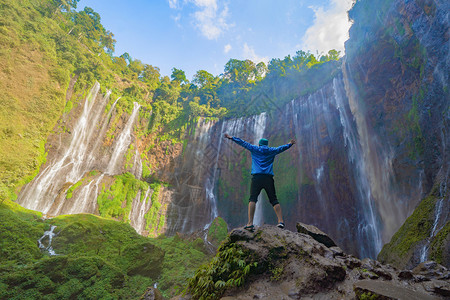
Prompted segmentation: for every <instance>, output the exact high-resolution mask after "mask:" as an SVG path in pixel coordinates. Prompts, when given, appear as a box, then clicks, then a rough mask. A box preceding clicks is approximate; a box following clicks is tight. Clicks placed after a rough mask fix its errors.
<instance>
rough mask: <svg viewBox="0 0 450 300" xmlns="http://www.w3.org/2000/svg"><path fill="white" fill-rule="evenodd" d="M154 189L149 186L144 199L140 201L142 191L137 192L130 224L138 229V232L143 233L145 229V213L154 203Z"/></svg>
mask: <svg viewBox="0 0 450 300" xmlns="http://www.w3.org/2000/svg"><path fill="white" fill-rule="evenodd" d="M151 196H152V190H151V189H150V188H149V189H147V191H146V192H145V196H144V199H142V201H140V198H141V191H140V190H139V192H138V193H137V196H136V198H135V199H134V200H133V205H132V207H131V212H130V216H129V218H128V219H129V220H130V225H131V226H132V227H133V228H134V229H135V230H136V232H137V233H139V234H143V233H144V231H145V224H146V223H145V214H146V213H147V211H148V210H149V209H150V206H151V205H152V202H151Z"/></svg>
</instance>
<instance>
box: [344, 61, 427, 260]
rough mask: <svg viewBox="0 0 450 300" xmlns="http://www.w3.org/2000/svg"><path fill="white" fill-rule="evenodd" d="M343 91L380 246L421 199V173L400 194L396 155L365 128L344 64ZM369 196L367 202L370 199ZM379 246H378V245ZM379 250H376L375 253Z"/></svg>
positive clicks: (353, 87) (348, 71)
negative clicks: (356, 138) (366, 182)
mask: <svg viewBox="0 0 450 300" xmlns="http://www.w3.org/2000/svg"><path fill="white" fill-rule="evenodd" d="M342 69H343V74H344V77H343V78H344V87H345V92H346V95H347V98H348V103H349V106H350V110H351V112H352V115H353V117H354V119H355V122H356V128H357V133H358V137H359V143H360V146H361V156H362V162H361V167H360V169H363V170H361V174H365V176H366V178H367V181H368V184H369V186H370V192H371V194H370V195H367V199H373V200H371V203H372V205H370V207H371V209H375V208H376V210H377V211H378V216H379V218H380V220H379V222H380V224H379V226H378V230H379V232H380V233H379V234H380V239H381V242H379V244H380V247H381V245H382V244H384V243H386V242H388V241H389V240H390V238H391V237H392V235H393V234H394V233H395V232H396V231H397V230H398V229H399V228H400V226H401V224H402V223H403V222H404V221H405V220H406V218H407V217H408V216H409V215H410V214H411V213H412V210H413V209H414V206H413V205H411V203H418V202H419V201H420V199H421V197H422V194H421V190H422V187H421V186H420V180H421V173H422V170H421V169H418V170H417V173H416V175H417V176H416V177H415V178H410V179H409V181H410V183H409V185H408V189H409V193H405V190H403V191H402V190H399V191H398V187H396V184H395V180H396V179H395V175H394V171H393V166H392V163H393V159H394V155H395V154H394V153H395V151H394V150H393V149H392V148H391V147H390V145H389V143H386V142H382V141H380V138H379V137H378V136H377V135H376V133H375V132H373V129H372V128H371V127H370V125H369V124H368V120H367V117H366V111H365V108H364V103H360V100H359V97H358V95H357V93H356V91H357V87H356V86H355V85H354V83H353V80H352V74H351V71H350V70H349V68H348V66H347V64H346V63H345V62H344V63H343V68H342ZM369 196H370V198H369ZM377 243H378V242H377ZM380 247H377V249H376V250H377V251H378V250H379V248H380Z"/></svg>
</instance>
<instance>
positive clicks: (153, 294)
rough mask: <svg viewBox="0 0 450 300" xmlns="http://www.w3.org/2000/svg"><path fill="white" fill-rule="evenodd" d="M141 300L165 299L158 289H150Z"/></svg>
mask: <svg viewBox="0 0 450 300" xmlns="http://www.w3.org/2000/svg"><path fill="white" fill-rule="evenodd" d="M141 300H164V298H163V296H162V294H161V292H160V291H159V290H158V289H157V288H154V287H148V288H147V290H146V291H145V293H144V295H142V297H141Z"/></svg>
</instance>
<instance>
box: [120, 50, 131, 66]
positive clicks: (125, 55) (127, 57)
mask: <svg viewBox="0 0 450 300" xmlns="http://www.w3.org/2000/svg"><path fill="white" fill-rule="evenodd" d="M120 57H122V58H123V59H125V61H126V62H127V64H128V65H129V64H130V63H131V61H132V58H131V56H130V54H128V52H125V53H124V54H122V55H121V56H120Z"/></svg>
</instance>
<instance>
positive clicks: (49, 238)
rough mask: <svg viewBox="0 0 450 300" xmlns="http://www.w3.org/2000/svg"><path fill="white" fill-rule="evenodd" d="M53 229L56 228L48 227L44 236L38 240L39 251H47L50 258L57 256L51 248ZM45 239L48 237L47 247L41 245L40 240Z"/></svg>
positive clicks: (53, 226)
mask: <svg viewBox="0 0 450 300" xmlns="http://www.w3.org/2000/svg"><path fill="white" fill-rule="evenodd" d="M55 228H56V226H55V225H52V226H51V227H50V230H48V231H45V232H44V235H43V236H41V238H40V239H38V244H39V248H40V249H44V250H45V251H47V252H48V254H49V255H50V256H53V255H58V254H56V253H55V251H54V250H53V247H52V239H53V237H54V236H55V233H54V232H53V230H55ZM46 237H48V245H47V247H46V246H44V244H43V243H42V240H43V239H44V238H46Z"/></svg>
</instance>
